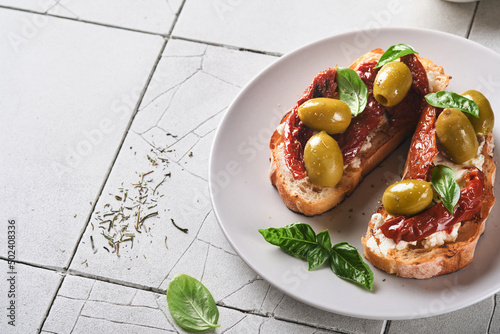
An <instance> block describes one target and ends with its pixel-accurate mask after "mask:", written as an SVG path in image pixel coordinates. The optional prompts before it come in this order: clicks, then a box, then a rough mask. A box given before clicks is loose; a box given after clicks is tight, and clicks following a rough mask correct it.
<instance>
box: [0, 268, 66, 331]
mask: <svg viewBox="0 0 500 334" xmlns="http://www.w3.org/2000/svg"><path fill="white" fill-rule="evenodd" d="M7 264H8V263H7V261H4V260H0V267H1V268H2V275H1V276H0V278H1V280H2V284H0V286H1V287H2V294H1V295H0V307H1V308H0V316H1V321H0V333H12V334H17V333H18V334H24V333H37V332H38V330H39V329H40V327H41V326H42V323H43V321H44V319H45V315H46V314H47V311H48V310H49V307H50V305H51V303H52V299H53V298H54V296H55V293H56V290H57V288H58V286H59V284H60V281H61V278H62V277H61V275H59V274H57V273H56V272H54V271H52V270H46V269H39V268H35V267H31V266H27V265H23V264H19V263H15V264H14V272H15V273H16V274H11V273H10V272H11V271H12V270H10V269H8V265H7ZM11 283H12V284H13V285H14V288H12V285H11ZM12 302H13V303H12ZM12 321H13V322H12ZM9 322H12V323H11V324H9ZM12 324H13V325H12Z"/></svg>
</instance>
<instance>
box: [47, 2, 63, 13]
mask: <svg viewBox="0 0 500 334" xmlns="http://www.w3.org/2000/svg"><path fill="white" fill-rule="evenodd" d="M60 2H61V0H56V2H55V3H54V4H53V5H52V6H50V7H49V8H47V10H46V11H45V12H44V14H45V15H47V14H48V13H49V12H50V11H51V10H52V9H53V8H54V7H56V6H58V5H59V3H60Z"/></svg>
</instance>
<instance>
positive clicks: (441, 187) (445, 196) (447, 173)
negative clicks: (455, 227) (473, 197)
mask: <svg viewBox="0 0 500 334" xmlns="http://www.w3.org/2000/svg"><path fill="white" fill-rule="evenodd" d="M431 181H432V186H433V187H434V189H436V191H437V192H438V194H439V195H440V196H441V200H442V201H443V205H444V207H445V208H446V209H447V210H448V211H449V212H450V213H452V214H453V208H454V207H455V205H456V204H457V203H458V200H459V199H460V186H459V185H458V183H457V181H456V180H455V172H454V171H453V169H451V168H450V167H448V166H445V165H437V166H436V167H434V169H433V170H432V175H431Z"/></svg>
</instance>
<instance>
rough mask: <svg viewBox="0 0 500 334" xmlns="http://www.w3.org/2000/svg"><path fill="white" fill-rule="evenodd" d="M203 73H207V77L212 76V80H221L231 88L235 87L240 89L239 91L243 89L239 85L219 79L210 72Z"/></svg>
mask: <svg viewBox="0 0 500 334" xmlns="http://www.w3.org/2000/svg"><path fill="white" fill-rule="evenodd" d="M201 72H202V73H205V74H206V75H208V76H211V77H212V78H214V79H217V80H219V81H221V82H223V83H226V84H228V85H231V86H233V87H236V88H238V89H242V87H241V86H239V85H237V84H235V83H232V82H229V81H227V80H224V79H221V78H219V77H218V76H216V75H215V74H212V73H209V72H207V71H204V70H201Z"/></svg>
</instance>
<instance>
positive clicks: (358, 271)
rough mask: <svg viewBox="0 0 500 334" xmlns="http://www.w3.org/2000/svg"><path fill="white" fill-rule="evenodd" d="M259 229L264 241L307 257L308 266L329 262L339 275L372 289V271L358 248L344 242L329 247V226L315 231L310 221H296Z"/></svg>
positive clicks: (330, 243)
mask: <svg viewBox="0 0 500 334" xmlns="http://www.w3.org/2000/svg"><path fill="white" fill-rule="evenodd" d="M259 232H260V234H262V236H263V237H264V239H266V241H268V242H269V243H271V244H273V245H275V246H279V247H281V249H283V250H284V251H285V252H287V253H288V254H291V255H293V256H295V257H300V258H304V259H307V262H308V265H309V270H313V269H317V268H319V267H321V266H322V265H323V264H324V263H325V262H329V265H330V268H331V270H332V271H333V272H334V273H335V274H336V275H337V276H339V277H340V278H343V279H346V280H349V281H351V282H354V283H357V284H361V285H363V286H365V287H366V288H367V289H369V290H372V289H373V272H372V271H371V269H370V267H369V266H368V265H367V264H366V263H365V262H364V261H363V259H362V258H361V255H359V253H358V250H357V249H356V248H355V247H353V246H351V245H350V244H348V243H347V242H341V243H338V244H336V245H335V246H333V247H332V242H331V239H330V235H329V234H328V230H325V231H323V232H320V233H318V235H316V234H315V233H314V230H313V229H312V228H311V227H310V226H309V225H307V224H303V223H295V224H290V225H287V226H285V227H282V228H268V229H260V230H259Z"/></svg>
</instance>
